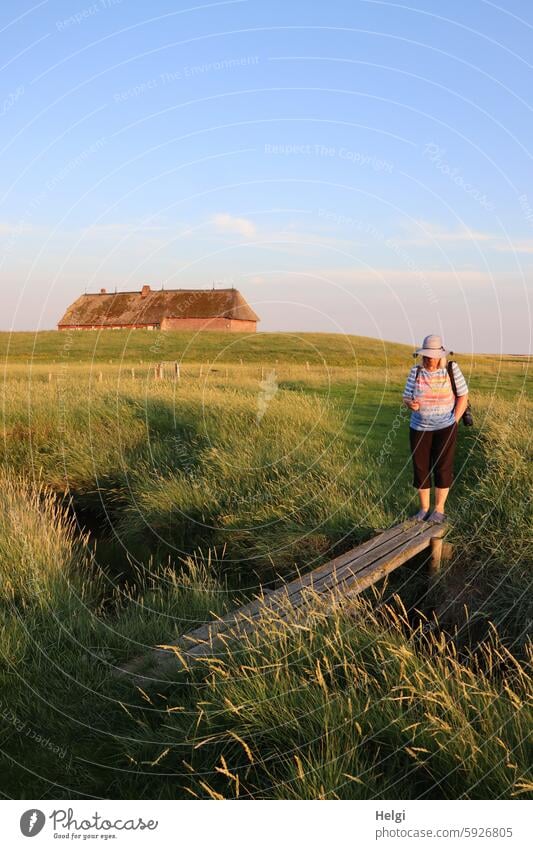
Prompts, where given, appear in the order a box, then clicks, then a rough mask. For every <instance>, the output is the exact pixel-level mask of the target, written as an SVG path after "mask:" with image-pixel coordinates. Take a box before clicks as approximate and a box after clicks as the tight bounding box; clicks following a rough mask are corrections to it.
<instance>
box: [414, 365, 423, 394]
mask: <svg viewBox="0 0 533 849" xmlns="http://www.w3.org/2000/svg"><path fill="white" fill-rule="evenodd" d="M421 371H422V366H420V365H417V367H416V374H415V385H414V387H413V400H414V397H415V389H416V381H417V380H418V376H419V374H420V372H421Z"/></svg>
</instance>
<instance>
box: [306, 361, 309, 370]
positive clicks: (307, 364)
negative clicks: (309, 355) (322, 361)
mask: <svg viewBox="0 0 533 849" xmlns="http://www.w3.org/2000/svg"><path fill="white" fill-rule="evenodd" d="M305 365H306V366H307V371H309V360H306V361H305Z"/></svg>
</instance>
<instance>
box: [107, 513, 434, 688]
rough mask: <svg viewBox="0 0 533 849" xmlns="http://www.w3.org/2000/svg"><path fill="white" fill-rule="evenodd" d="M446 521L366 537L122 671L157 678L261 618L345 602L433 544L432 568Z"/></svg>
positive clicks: (146, 680) (215, 647)
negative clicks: (180, 656)
mask: <svg viewBox="0 0 533 849" xmlns="http://www.w3.org/2000/svg"><path fill="white" fill-rule="evenodd" d="M445 533H446V526H445V525H442V524H434V523H428V522H413V521H412V520H411V521H407V522H402V523H400V524H398V525H394V526H393V527H391V528H388V529H387V530H386V531H383V532H382V533H379V534H377V536H375V537H373V538H372V539H370V540H368V541H367V542H364V543H362V544H361V545H358V546H357V547H356V548H352V549H351V550H350V551H347V552H345V553H344V554H341V555H340V556H339V557H336V558H335V559H334V560H330V561H329V562H328V563H325V564H323V565H322V566H319V567H318V568H317V569H314V570H313V571H311V572H309V573H308V574H306V575H304V576H302V577H299V578H296V580H293V581H291V582H290V583H286V584H284V585H283V586H281V587H279V589H276V590H270V591H269V590H266V591H265V592H264V594H262V595H261V596H260V597H257V598H256V599H254V600H253V601H251V602H249V603H248V604H245V605H243V606H242V607H239V608H237V609H236V610H234V611H233V612H232V613H229V614H228V615H226V616H224V617H221V618H218V619H213V620H212V621H211V622H208V623H206V624H205V625H202V626H200V627H198V628H195V629H194V630H192V631H189V632H188V633H186V634H184V635H183V636H182V637H180V638H179V639H178V640H176V641H174V642H173V643H168V644H166V645H160V646H156V647H154V648H152V649H149V651H148V652H147V653H146V654H144V655H142V656H141V657H137V658H135V659H134V660H132V661H130V662H129V663H128V664H126V665H125V666H124V667H123V668H122V669H121V670H119V671H120V672H121V673H124V674H127V675H131V676H132V678H134V679H139V678H142V680H143V682H144V683H145V684H146V683H150V681H151V680H152V681H153V683H155V682H156V681H157V680H161V679H159V678H158V676H159V675H161V674H165V673H168V671H169V670H171V669H172V668H174V669H176V668H177V666H178V660H177V656H176V655H177V653H179V654H180V655H182V656H183V658H184V659H186V660H189V659H190V660H193V659H194V658H202V657H211V656H213V655H216V654H217V651H218V652H220V651H221V650H222V649H223V647H224V646H225V645H226V644H227V643H228V642H229V641H232V640H238V639H239V638H240V637H242V636H244V635H245V634H248V633H250V632H251V631H253V630H254V629H255V628H257V626H258V625H259V624H260V621H261V619H262V618H263V617H265V616H267V615H272V614H273V613H274V614H275V615H276V617H277V618H278V619H292V618H297V617H298V615H302V614H304V613H305V607H306V605H308V604H311V603H312V604H315V605H316V604H317V603H318V604H319V603H321V602H324V603H326V604H329V603H333V602H342V600H343V599H345V598H352V597H353V596H355V595H358V594H359V593H360V592H362V591H363V590H365V589H366V588H367V587H369V586H371V585H372V584H375V583H376V582H377V581H379V580H380V579H381V578H384V577H385V575H388V574H389V572H392V571H393V570H394V569H397V568H398V566H401V565H402V564H403V563H405V562H406V561H407V560H410V559H411V558H412V557H414V556H415V555H416V554H419V553H420V552H421V551H424V550H425V549H428V548H431V549H432V568H433V570H434V571H436V570H438V568H439V564H440V557H441V550H442V537H443V536H444V534H445Z"/></svg>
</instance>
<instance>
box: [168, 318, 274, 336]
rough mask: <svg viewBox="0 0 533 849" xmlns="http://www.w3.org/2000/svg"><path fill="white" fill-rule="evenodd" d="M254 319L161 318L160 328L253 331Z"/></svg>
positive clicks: (254, 329) (235, 331)
mask: <svg viewBox="0 0 533 849" xmlns="http://www.w3.org/2000/svg"><path fill="white" fill-rule="evenodd" d="M256 329H257V328H256V322H255V321H240V320H239V319H235V318H222V317H217V318H163V319H162V321H161V330H218V331H221V330H225V331H226V332H230V333H242V332H246V333H255V331H256Z"/></svg>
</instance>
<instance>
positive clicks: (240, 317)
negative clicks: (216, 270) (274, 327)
mask: <svg viewBox="0 0 533 849" xmlns="http://www.w3.org/2000/svg"><path fill="white" fill-rule="evenodd" d="M258 321H259V316H258V315H256V313H255V312H254V311H253V309H252V308H251V307H250V305H249V304H248V303H247V302H246V301H245V300H244V298H243V296H242V295H241V293H240V292H238V291H237V289H159V290H157V291H153V290H152V289H151V288H150V286H143V287H142V289H141V291H140V292H115V293H114V294H112V293H108V292H106V290H105V289H101V290H100V292H99V294H96V295H80V297H79V298H78V299H77V300H76V301H74V303H73V304H71V306H70V307H69V308H68V309H67V311H66V313H65V315H64V316H63V318H62V319H61V320H60V321H59V324H58V325H57V329H58V330H100V329H103V328H107V329H113V330H118V329H122V328H145V329H148V330H226V331H230V332H235V331H237V332H238V331H246V332H248V333H250V332H254V331H255V330H256V329H257V322H258Z"/></svg>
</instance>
